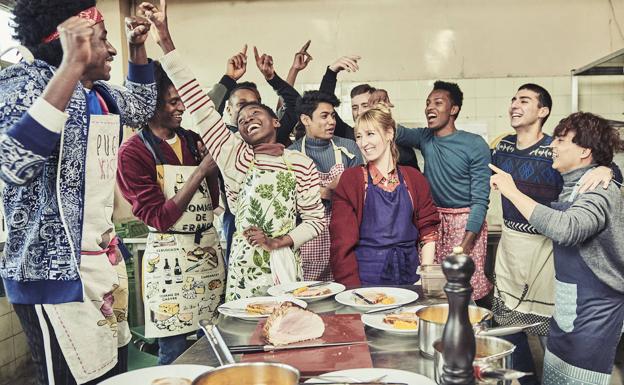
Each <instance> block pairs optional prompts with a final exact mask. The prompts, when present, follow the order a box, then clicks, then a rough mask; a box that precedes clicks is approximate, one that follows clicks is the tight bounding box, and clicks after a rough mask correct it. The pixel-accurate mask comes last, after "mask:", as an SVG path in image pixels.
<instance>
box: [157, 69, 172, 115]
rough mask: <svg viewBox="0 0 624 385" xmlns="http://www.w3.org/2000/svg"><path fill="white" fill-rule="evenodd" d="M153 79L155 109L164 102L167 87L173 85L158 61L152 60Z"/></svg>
mask: <svg viewBox="0 0 624 385" xmlns="http://www.w3.org/2000/svg"><path fill="white" fill-rule="evenodd" d="M154 81H155V82H156V110H159V109H160V108H161V107H162V106H163V105H164V103H165V95H167V91H168V90H169V87H174V85H173V82H172V81H171V79H169V76H167V73H166V72H165V70H164V69H163V68H162V65H161V64H160V62H158V61H154Z"/></svg>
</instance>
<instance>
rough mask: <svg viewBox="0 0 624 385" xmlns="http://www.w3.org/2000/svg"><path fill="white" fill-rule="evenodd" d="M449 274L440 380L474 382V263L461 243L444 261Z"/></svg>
mask: <svg viewBox="0 0 624 385" xmlns="http://www.w3.org/2000/svg"><path fill="white" fill-rule="evenodd" d="M442 270H443V271H444V275H445V276H446V281H447V283H446V285H445V286H444V291H445V292H446V296H447V298H448V303H449V314H448V320H447V321H446V325H444V333H443V334H442V341H443V343H444V345H443V346H444V351H443V352H442V356H443V357H444V366H443V368H442V376H441V384H443V385H451V384H452V385H474V384H475V378H474V371H473V367H472V362H473V360H474V357H475V349H476V344H475V336H474V332H473V331H472V325H471V324H470V319H469V318H468V302H469V301H470V295H471V294H472V286H471V285H470V278H471V277H472V274H473V273H474V271H475V265H474V262H473V260H472V258H470V257H469V256H467V255H466V254H464V252H463V249H462V248H461V247H459V246H458V247H455V248H453V254H452V255H449V256H448V257H446V258H445V259H444V261H443V262H442Z"/></svg>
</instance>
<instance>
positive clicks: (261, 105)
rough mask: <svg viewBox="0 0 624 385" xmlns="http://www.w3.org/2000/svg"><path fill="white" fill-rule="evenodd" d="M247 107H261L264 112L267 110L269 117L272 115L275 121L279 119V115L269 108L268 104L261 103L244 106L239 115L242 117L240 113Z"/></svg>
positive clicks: (250, 103)
mask: <svg viewBox="0 0 624 385" xmlns="http://www.w3.org/2000/svg"><path fill="white" fill-rule="evenodd" d="M247 107H260V108H262V109H263V110H265V111H266V112H267V113H268V114H269V115H271V117H272V118H273V119H278V117H277V114H276V113H275V111H273V109H272V108H271V107H269V106H267V105H266V104H262V103H259V102H249V103H245V104H243V105H242V106H241V108H240V109H239V110H238V115H240V113H241V112H242V111H243V110H244V109H245V108H247ZM236 120H237V121H238V116H237V117H236Z"/></svg>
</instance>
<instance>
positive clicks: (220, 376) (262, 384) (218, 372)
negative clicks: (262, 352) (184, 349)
mask: <svg viewBox="0 0 624 385" xmlns="http://www.w3.org/2000/svg"><path fill="white" fill-rule="evenodd" d="M199 326H200V327H201V328H202V329H203V331H204V333H206V338H207V339H208V342H209V343H210V346H211V347H212V349H213V351H214V353H215V355H216V356H217V359H218V360H219V363H221V365H223V366H220V367H218V368H216V369H214V370H211V371H209V372H207V373H204V374H202V375H200V376H199V377H197V378H196V379H195V380H194V381H193V384H192V385H239V384H246V385H297V384H299V371H298V370H297V369H295V368H293V367H292V366H290V365H286V364H279V363H273V362H252V363H239V364H236V363H234V358H233V357H232V354H231V353H230V351H229V350H228V347H227V345H226V344H225V341H223V338H222V337H221V334H220V333H219V330H218V329H217V327H216V326H214V325H212V324H210V322H209V321H207V320H200V321H199ZM224 364H225V365H224Z"/></svg>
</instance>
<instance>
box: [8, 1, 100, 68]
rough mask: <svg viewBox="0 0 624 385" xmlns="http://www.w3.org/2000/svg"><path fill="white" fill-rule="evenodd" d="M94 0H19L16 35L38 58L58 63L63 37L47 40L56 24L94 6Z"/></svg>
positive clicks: (16, 3)
mask: <svg viewBox="0 0 624 385" xmlns="http://www.w3.org/2000/svg"><path fill="white" fill-rule="evenodd" d="M95 2H96V1H95V0H17V1H16V2H15V7H14V8H13V11H12V12H13V24H14V25H13V28H14V31H15V34H14V35H13V38H14V39H15V40H17V41H19V42H20V44H21V45H23V46H24V47H26V48H28V49H29V50H30V52H32V54H33V56H34V57H35V59H39V60H43V61H45V62H46V63H48V64H50V65H52V66H55V67H58V66H59V65H60V64H61V61H62V60H63V48H62V47H61V41H60V39H56V40H53V41H51V42H49V43H44V42H43V39H44V38H46V37H47V36H49V35H50V34H52V33H53V32H55V31H56V27H57V26H58V25H59V24H61V23H62V22H64V21H65V20H67V19H69V18H70V17H72V16H76V15H77V14H78V13H79V12H80V11H84V10H85V9H87V8H91V7H93V6H95Z"/></svg>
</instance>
